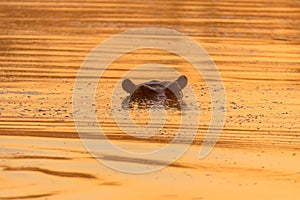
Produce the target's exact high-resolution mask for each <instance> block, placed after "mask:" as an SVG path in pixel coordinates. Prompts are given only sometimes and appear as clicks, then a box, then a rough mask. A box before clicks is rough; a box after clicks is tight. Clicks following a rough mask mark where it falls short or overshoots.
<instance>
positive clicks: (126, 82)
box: [122, 79, 136, 94]
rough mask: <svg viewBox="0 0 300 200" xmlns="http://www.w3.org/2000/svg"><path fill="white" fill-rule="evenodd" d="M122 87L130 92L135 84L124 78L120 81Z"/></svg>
mask: <svg viewBox="0 0 300 200" xmlns="http://www.w3.org/2000/svg"><path fill="white" fill-rule="evenodd" d="M122 88H123V90H125V91H126V92H128V93H130V94H132V93H133V92H134V90H135V88H136V85H135V84H134V83H133V82H132V81H131V80H129V79H125V80H124V81H123V82H122Z"/></svg>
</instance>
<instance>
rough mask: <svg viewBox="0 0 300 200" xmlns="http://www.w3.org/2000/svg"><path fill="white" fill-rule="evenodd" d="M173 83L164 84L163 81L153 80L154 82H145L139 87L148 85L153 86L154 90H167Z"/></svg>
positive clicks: (165, 82) (166, 82)
mask: <svg viewBox="0 0 300 200" xmlns="http://www.w3.org/2000/svg"><path fill="white" fill-rule="evenodd" d="M171 83H172V82H170V81H164V82H161V81H157V80H153V81H149V82H145V83H142V84H140V85H138V86H142V85H148V86H151V87H154V88H166V87H168V86H169V85H170V84H171Z"/></svg>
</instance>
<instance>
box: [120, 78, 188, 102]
mask: <svg viewBox="0 0 300 200" xmlns="http://www.w3.org/2000/svg"><path fill="white" fill-rule="evenodd" d="M187 81H188V80H187V78H186V77H185V76H180V77H178V79H177V80H175V81H174V82H170V81H164V82H160V81H156V80H152V81H149V82H145V83H141V84H138V85H136V84H134V83H133V82H132V81H131V80H129V79H125V80H124V81H123V83H122V87H123V89H124V90H125V91H126V92H127V93H128V94H129V96H128V97H127V98H126V99H125V100H124V102H125V103H127V104H128V105H129V106H128V107H131V106H132V105H133V104H136V105H138V106H139V107H149V106H152V105H163V106H165V107H174V108H180V103H181V102H182V96H183V95H182V89H183V88H184V87H185V86H186V85H187ZM124 102H123V103H124Z"/></svg>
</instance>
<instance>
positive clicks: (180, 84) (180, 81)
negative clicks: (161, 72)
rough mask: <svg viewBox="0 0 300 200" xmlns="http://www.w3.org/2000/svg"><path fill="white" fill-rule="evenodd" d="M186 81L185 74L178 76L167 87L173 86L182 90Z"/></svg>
mask: <svg viewBox="0 0 300 200" xmlns="http://www.w3.org/2000/svg"><path fill="white" fill-rule="evenodd" d="M187 82H188V80H187V77H186V76H179V77H178V79H177V80H176V81H174V82H173V83H171V85H170V86H169V87H170V88H174V87H175V88H178V89H180V90H182V89H183V88H185V86H186V85H187Z"/></svg>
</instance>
